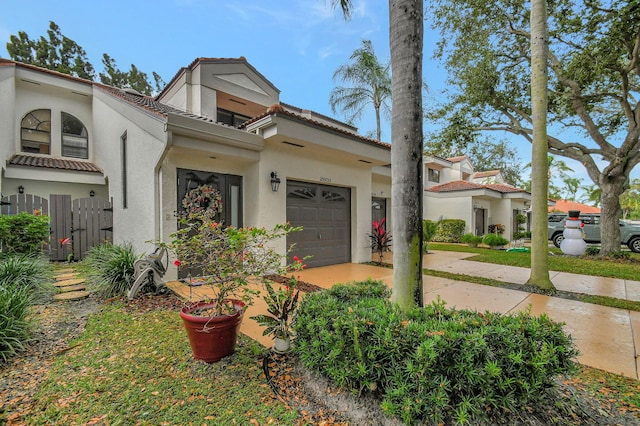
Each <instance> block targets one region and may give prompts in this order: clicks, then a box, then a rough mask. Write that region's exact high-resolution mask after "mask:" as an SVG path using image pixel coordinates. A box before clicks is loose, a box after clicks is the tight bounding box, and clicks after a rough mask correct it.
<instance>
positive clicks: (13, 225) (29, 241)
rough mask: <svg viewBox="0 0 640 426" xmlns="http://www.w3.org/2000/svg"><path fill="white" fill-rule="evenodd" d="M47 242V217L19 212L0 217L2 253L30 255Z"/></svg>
mask: <svg viewBox="0 0 640 426" xmlns="http://www.w3.org/2000/svg"><path fill="white" fill-rule="evenodd" d="M48 240H49V216H41V215H34V214H30V213H27V212H21V213H18V214H16V215H0V247H1V248H2V250H1V251H2V252H4V253H18V254H32V253H39V252H41V251H42V248H43V246H44V245H45V244H46V243H47V242H48Z"/></svg>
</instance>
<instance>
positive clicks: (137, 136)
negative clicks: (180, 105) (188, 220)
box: [93, 96, 165, 253]
mask: <svg viewBox="0 0 640 426" xmlns="http://www.w3.org/2000/svg"><path fill="white" fill-rule="evenodd" d="M93 108H94V114H95V117H96V119H95V121H94V123H95V134H96V164H97V165H98V166H99V167H101V168H102V169H103V171H104V174H105V177H106V178H107V179H108V181H109V196H110V197H113V208H114V211H113V226H114V243H116V244H120V243H123V242H132V243H133V245H134V248H135V250H136V251H137V252H138V253H144V252H150V251H152V250H153V245H152V244H151V243H147V242H146V241H149V240H154V239H155V238H156V234H157V233H156V226H157V221H158V218H157V217H156V214H155V207H156V199H157V196H156V181H155V178H156V174H155V166H156V164H157V161H158V159H159V158H160V155H161V153H162V151H163V149H164V145H165V143H164V141H163V140H162V135H163V134H164V133H163V128H164V123H163V122H162V121H161V118H155V117H152V116H150V115H147V114H145V113H142V112H140V111H139V110H136V109H135V108H132V107H129V106H128V105H123V104H121V103H118V102H117V100H113V99H112V98H108V97H100V96H96V97H95V98H94V105H93ZM125 133H126V136H127V143H126V150H127V153H126V157H127V166H126V178H127V185H126V189H127V191H126V192H127V196H126V208H125V205H124V201H125V200H124V197H123V171H122V149H121V140H122V136H123V135H124V134H125Z"/></svg>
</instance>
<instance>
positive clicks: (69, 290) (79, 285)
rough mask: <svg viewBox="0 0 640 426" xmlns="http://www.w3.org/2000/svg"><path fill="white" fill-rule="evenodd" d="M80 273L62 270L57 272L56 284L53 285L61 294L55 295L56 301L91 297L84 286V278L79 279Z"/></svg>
mask: <svg viewBox="0 0 640 426" xmlns="http://www.w3.org/2000/svg"><path fill="white" fill-rule="evenodd" d="M77 276H78V273H77V272H75V271H74V270H73V269H60V270H58V271H56V276H55V279H56V282H55V283H54V284H53V285H54V286H56V287H57V288H58V291H59V293H58V294H56V295H54V296H53V298H54V300H80V299H84V298H85V297H87V296H89V292H88V291H87V288H86V287H85V285H84V278H77Z"/></svg>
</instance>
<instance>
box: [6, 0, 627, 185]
mask: <svg viewBox="0 0 640 426" xmlns="http://www.w3.org/2000/svg"><path fill="white" fill-rule="evenodd" d="M353 4H354V11H353V16H352V18H351V20H350V21H345V20H344V19H343V17H342V14H341V12H340V11H339V10H334V9H332V7H331V0H272V1H266V0H243V1H239V0H155V1H150V0H147V1H143V0H128V1H124V0H112V1H110V2H87V1H86V0H85V1H74V0H58V1H55V2H53V1H51V0H22V1H14V0H0V11H1V13H0V41H1V43H0V56H2V57H4V58H8V56H9V55H8V53H7V51H6V42H7V41H9V36H10V35H11V34H17V33H18V31H25V32H26V33H27V34H28V35H29V37H30V38H32V39H34V38H37V37H39V36H41V35H45V34H46V30H47V29H48V27H49V21H50V20H51V21H54V22H56V23H57V24H58V26H60V28H61V30H62V33H63V34H64V35H65V36H67V37H69V38H71V39H73V40H74V41H75V42H77V43H78V44H79V45H80V46H82V47H83V48H84V49H85V51H86V52H87V54H88V57H89V60H90V62H91V63H92V64H93V65H94V67H95V68H96V70H97V71H100V70H101V69H102V63H101V59H102V54H103V53H107V54H109V55H110V56H111V57H112V58H114V59H115V60H116V62H117V64H118V67H119V68H120V69H122V70H128V69H129V67H130V65H131V64H135V65H136V67H138V69H140V70H142V71H144V72H146V73H147V74H148V75H149V76H151V73H152V71H155V72H157V73H158V74H160V75H161V76H162V78H163V79H164V80H165V81H167V82H168V81H169V80H170V79H171V78H172V77H173V76H174V75H175V73H176V72H177V71H178V70H179V69H180V67H184V66H187V65H189V64H190V63H191V62H192V61H193V60H194V59H195V58H197V57H217V58H224V57H239V56H244V57H245V58H247V60H248V61H249V63H251V64H252V65H253V66H254V67H255V68H256V69H257V70H258V71H260V72H261V73H262V74H263V75H264V76H265V77H266V78H267V79H269V80H270V81H271V82H272V83H273V84H274V85H275V86H276V87H278V89H280V91H281V94H280V100H281V101H283V102H286V103H289V104H292V105H295V106H298V107H301V108H306V109H311V110H313V111H316V112H318V113H321V114H325V115H328V116H336V115H334V114H333V113H332V111H331V108H330V106H329V93H330V92H331V89H332V88H333V87H335V85H336V84H335V83H334V82H333V80H332V76H333V73H334V71H335V70H336V68H338V67H339V66H340V65H342V64H344V63H346V62H347V61H348V59H349V56H350V55H351V53H352V52H353V51H354V50H355V49H357V48H358V47H359V46H360V44H361V41H362V40H363V39H368V40H371V41H372V43H373V46H374V49H375V51H376V54H377V56H378V58H379V59H380V60H381V61H388V60H389V42H388V25H389V20H388V9H387V8H388V3H387V2H386V1H382V0H354V1H353ZM437 37H438V35H437V34H434V33H433V32H431V31H430V30H429V29H428V28H426V32H425V48H424V58H425V62H424V75H425V81H426V82H427V84H428V85H429V86H430V89H431V90H430V95H429V96H431V97H433V98H434V99H437V98H438V96H439V95H438V93H439V91H440V90H441V89H442V88H443V87H444V84H445V79H446V75H445V73H444V72H443V70H442V68H441V67H440V66H439V64H437V63H435V62H434V61H433V60H432V59H431V55H432V52H433V49H434V46H435V43H436V42H437ZM336 118H338V119H343V118H344V117H341V116H339V115H337V116H336ZM356 126H358V128H359V131H360V133H361V134H366V133H367V132H370V131H372V130H374V129H375V119H374V117H373V111H371V114H369V115H368V116H365V117H363V119H362V120H360V121H359V122H357V123H356ZM382 133H383V134H382V140H383V141H390V136H391V135H390V126H389V123H388V122H386V121H385V122H384V123H383V129H382ZM510 140H511V141H512V145H513V147H514V149H516V150H517V151H518V155H519V157H520V158H521V159H522V161H523V164H524V163H527V162H529V160H530V157H531V146H530V145H529V144H528V143H527V142H525V141H524V140H521V139H516V138H510ZM563 161H565V162H566V163H567V164H569V165H570V166H571V167H572V168H573V169H574V171H575V172H576V175H577V176H578V177H582V178H583V179H584V183H590V181H589V180H588V178H586V173H585V172H584V169H583V167H582V166H581V165H580V164H578V163H575V162H572V161H571V160H568V159H563ZM636 174H638V172H637V171H636V172H635V173H634V175H636Z"/></svg>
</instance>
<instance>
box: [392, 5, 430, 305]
mask: <svg viewBox="0 0 640 426" xmlns="http://www.w3.org/2000/svg"><path fill="white" fill-rule="evenodd" d="M423 7H424V4H423V2H422V0H389V40H390V47H391V67H392V73H391V75H392V81H391V87H392V90H391V93H392V109H391V110H392V116H391V193H392V217H393V241H394V244H393V295H392V297H393V301H394V302H396V303H397V304H398V305H400V308H401V309H403V310H408V309H410V308H411V307H413V306H415V305H418V306H422V305H423V294H422V200H423V198H422V197H423V191H422V169H423V167H424V166H423V163H422V47H423V33H424V29H423V25H424V21H423Z"/></svg>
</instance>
